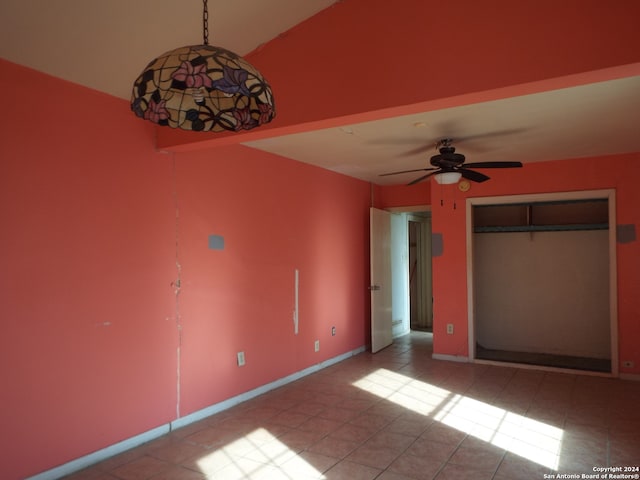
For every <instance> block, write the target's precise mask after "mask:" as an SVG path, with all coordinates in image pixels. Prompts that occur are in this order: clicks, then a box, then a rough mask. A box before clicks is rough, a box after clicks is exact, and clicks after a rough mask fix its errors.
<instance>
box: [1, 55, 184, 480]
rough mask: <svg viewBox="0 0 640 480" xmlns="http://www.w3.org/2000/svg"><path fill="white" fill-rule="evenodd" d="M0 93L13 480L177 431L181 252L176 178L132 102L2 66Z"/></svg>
mask: <svg viewBox="0 0 640 480" xmlns="http://www.w3.org/2000/svg"><path fill="white" fill-rule="evenodd" d="M0 90H2V91H3V92H5V93H9V92H10V95H8V96H7V98H5V102H4V103H3V107H4V108H3V115H2V128H0V136H1V139H0V158H1V159H2V167H3V168H2V175H1V176H0V197H1V198H0V217H1V218H2V230H1V233H0V252H2V253H1V255H2V269H1V271H0V291H1V292H2V304H3V324H2V330H3V333H2V335H0V344H1V345H0V352H1V353H0V356H1V361H0V371H1V376H2V378H3V379H5V380H4V384H3V386H2V393H1V397H2V398H1V400H0V404H1V405H2V411H1V412H0V416H1V417H2V419H1V421H0V423H1V424H2V426H3V431H4V434H3V437H4V439H5V440H6V441H7V444H6V445H3V448H2V450H3V460H2V466H0V477H2V478H7V479H13V478H23V477H24V476H26V475H28V474H34V473H36V472H39V471H41V470H44V469H47V468H51V467H53V466H56V465H58V464H61V463H64V462H66V461H69V460H72V459H74V458H76V457H79V456H81V455H84V454H88V453H90V452H92V451H94V450H96V449H98V448H100V447H104V446H107V445H110V444H113V443H115V442H117V441H121V440H123V439H126V438H128V437H131V436H133V435H135V434H137V433H140V432H142V431H146V430H149V429H150V428H153V427H156V426H158V425H160V424H162V423H164V422H167V421H168V420H170V419H171V418H173V413H174V411H175V402H176V400H175V373H174V372H175V368H176V365H175V356H174V355H172V354H171V352H173V351H174V350H175V344H176V340H175V324H174V321H173V315H174V305H173V300H172V298H171V296H170V295H169V292H170V287H169V282H170V281H171V279H172V278H173V277H174V276H175V266H174V264H173V262H172V257H173V255H174V250H175V248H174V245H173V236H174V233H173V232H174V228H173V224H174V220H173V218H172V214H173V211H172V201H171V196H170V195H169V193H168V192H170V189H171V165H170V163H169V161H168V157H166V156H162V155H157V154H154V153H153V148H152V130H151V129H150V128H148V126H146V125H144V124H143V123H142V122H138V121H136V119H135V118H131V115H130V114H129V112H127V111H126V109H125V108H124V105H123V102H122V101H119V100H115V99H113V98H111V97H108V96H106V95H102V94H99V93H97V92H94V91H91V90H88V89H84V88H81V87H78V86H75V85H72V84H70V83H66V82H63V81H60V80H57V79H54V78H51V77H47V76H45V75H42V74H38V73H35V72H33V71H31V70H27V69H25V68H22V67H18V66H16V65H13V64H10V63H7V62H4V61H0ZM40 92H50V93H49V94H47V95H46V96H44V97H43V96H41V95H40V94H39V93H40ZM34 93H35V94H34ZM151 399H153V401H150V400H151Z"/></svg>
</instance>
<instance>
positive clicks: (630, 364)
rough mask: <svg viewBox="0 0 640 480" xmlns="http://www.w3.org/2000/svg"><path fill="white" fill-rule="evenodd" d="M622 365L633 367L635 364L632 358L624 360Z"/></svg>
mask: <svg viewBox="0 0 640 480" xmlns="http://www.w3.org/2000/svg"><path fill="white" fill-rule="evenodd" d="M622 366H623V367H624V368H633V367H634V366H635V364H634V363H633V362H632V361H631V360H625V361H624V362H622Z"/></svg>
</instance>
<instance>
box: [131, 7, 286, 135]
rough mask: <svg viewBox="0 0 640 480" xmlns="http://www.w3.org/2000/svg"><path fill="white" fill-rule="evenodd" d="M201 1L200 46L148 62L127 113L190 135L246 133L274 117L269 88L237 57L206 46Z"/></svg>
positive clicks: (231, 53)
mask: <svg viewBox="0 0 640 480" xmlns="http://www.w3.org/2000/svg"><path fill="white" fill-rule="evenodd" d="M208 18H209V13H208V8H207V0H203V16H202V23H203V44H202V45H190V46H186V47H181V48H176V49H174V50H171V51H169V52H166V53H164V54H163V55H160V56H159V57H158V58H155V59H154V60H152V61H151V62H150V63H149V64H148V65H147V67H146V68H145V69H144V70H143V72H142V73H141V74H140V75H139V76H138V78H137V79H136V81H135V82H134V84H133V93H132V96H131V110H133V112H134V113H135V114H136V115H137V116H138V117H140V118H143V119H145V120H149V121H151V122H153V123H156V124H157V125H162V126H169V127H172V128H180V129H183V130H194V131H216V132H219V131H225V130H227V131H240V130H250V129H252V128H255V127H258V126H260V125H263V124H265V123H268V122H270V121H271V120H273V118H274V117H275V114H276V110H275V105H274V99H273V93H272V91H271V87H270V86H269V84H268V83H267V81H266V80H265V79H264V77H263V76H262V75H261V74H260V72H259V71H258V70H257V69H256V68H255V67H254V66H253V65H251V64H250V63H249V62H247V61H246V60H245V59H243V58H242V57H240V56H239V55H237V54H235V53H233V52H231V51H229V50H226V49H224V48H220V47H214V46H211V45H209V38H208V37H209V31H208Z"/></svg>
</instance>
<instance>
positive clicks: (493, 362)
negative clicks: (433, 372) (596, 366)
mask: <svg viewBox="0 0 640 480" xmlns="http://www.w3.org/2000/svg"><path fill="white" fill-rule="evenodd" d="M473 363H477V364H478V365H493V366H495V367H511V368H520V369H522V370H539V371H543V372H555V373H570V374H573V375H584V376H586V377H605V378H615V377H614V376H613V375H612V374H611V373H609V372H595V371H592V370H578V369H573V368H560V367H548V366H546V365H533V364H528V363H516V362H502V361H496V360H482V359H479V358H476V359H475V360H474V361H473ZM639 377H640V376H639Z"/></svg>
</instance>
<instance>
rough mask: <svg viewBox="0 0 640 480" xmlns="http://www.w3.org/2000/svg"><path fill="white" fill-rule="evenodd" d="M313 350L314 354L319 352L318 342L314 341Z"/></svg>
mask: <svg viewBox="0 0 640 480" xmlns="http://www.w3.org/2000/svg"><path fill="white" fill-rule="evenodd" d="M313 349H314V350H315V351H316V352H319V351H320V340H316V343H315V344H314V345H313Z"/></svg>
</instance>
